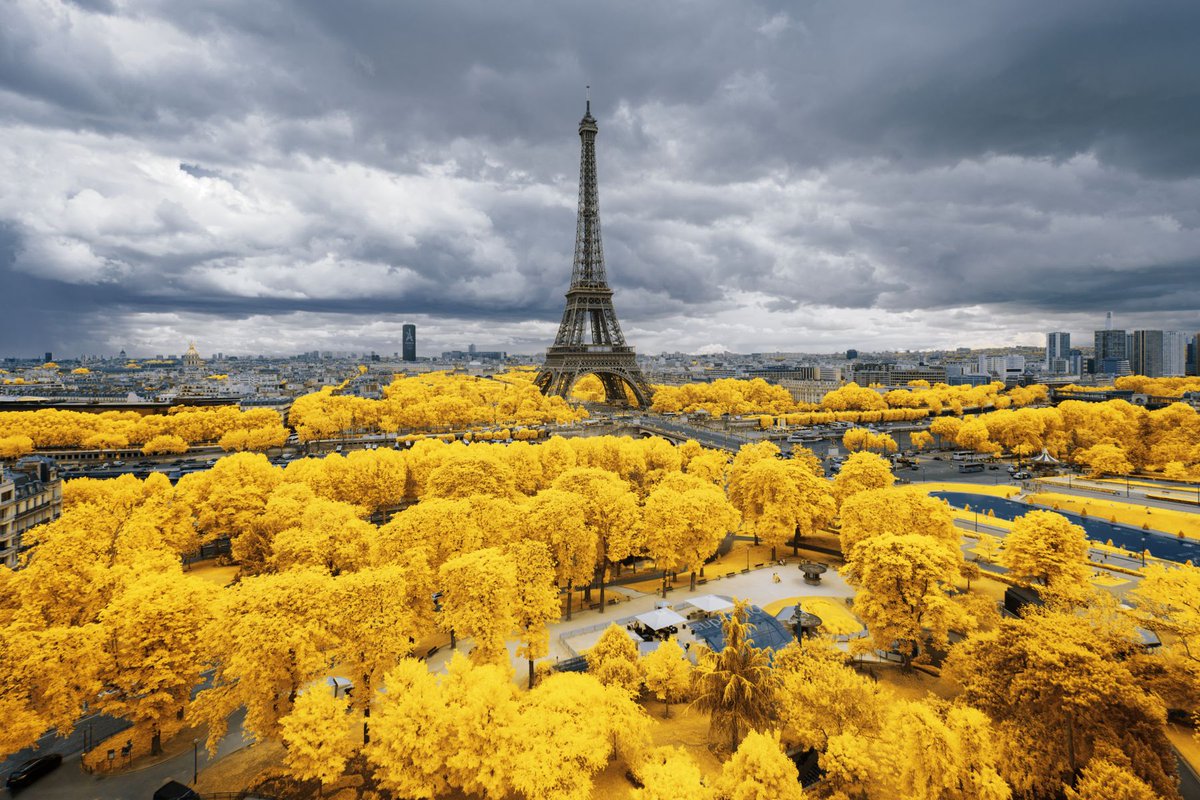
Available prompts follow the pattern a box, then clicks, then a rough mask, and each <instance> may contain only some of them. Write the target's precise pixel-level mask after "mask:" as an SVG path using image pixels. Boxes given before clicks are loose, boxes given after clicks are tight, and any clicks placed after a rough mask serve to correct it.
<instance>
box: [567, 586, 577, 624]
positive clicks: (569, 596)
mask: <svg viewBox="0 0 1200 800" xmlns="http://www.w3.org/2000/svg"><path fill="white" fill-rule="evenodd" d="M574 590H575V587H574V586H573V585H572V583H571V581H567V619H570V618H571V595H572V593H573V592H574Z"/></svg>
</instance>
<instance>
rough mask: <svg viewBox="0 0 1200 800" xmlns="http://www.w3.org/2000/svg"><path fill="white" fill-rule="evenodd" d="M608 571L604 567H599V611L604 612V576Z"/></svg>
mask: <svg viewBox="0 0 1200 800" xmlns="http://www.w3.org/2000/svg"><path fill="white" fill-rule="evenodd" d="M607 572H608V570H606V569H605V568H604V567H601V568H600V613H601V614H603V613H604V576H605V574H606V573H607Z"/></svg>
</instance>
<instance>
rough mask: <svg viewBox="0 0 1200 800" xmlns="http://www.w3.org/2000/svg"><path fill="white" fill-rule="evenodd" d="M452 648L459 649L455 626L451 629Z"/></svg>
mask: <svg viewBox="0 0 1200 800" xmlns="http://www.w3.org/2000/svg"><path fill="white" fill-rule="evenodd" d="M450 649H451V650H457V649H458V640H457V639H455V638H454V628H451V629H450Z"/></svg>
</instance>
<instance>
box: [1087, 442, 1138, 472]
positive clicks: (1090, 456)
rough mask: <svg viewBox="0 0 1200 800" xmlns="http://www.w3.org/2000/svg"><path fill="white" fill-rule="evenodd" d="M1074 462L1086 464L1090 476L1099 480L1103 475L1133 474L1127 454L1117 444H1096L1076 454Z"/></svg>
mask: <svg viewBox="0 0 1200 800" xmlns="http://www.w3.org/2000/svg"><path fill="white" fill-rule="evenodd" d="M1075 460H1076V461H1077V462H1078V463H1080V464H1086V465H1087V466H1088V467H1089V468H1090V469H1091V475H1092V477H1094V478H1099V477H1101V476H1103V475H1128V474H1129V473H1131V472H1133V464H1132V463H1130V461H1129V457H1128V453H1127V451H1125V450H1124V449H1123V448H1122V447H1121V446H1120V445H1118V444H1109V443H1104V444H1097V445H1094V446H1092V447H1089V448H1088V449H1086V450H1084V451H1082V452H1080V453H1078V454H1077V455H1076V456H1075Z"/></svg>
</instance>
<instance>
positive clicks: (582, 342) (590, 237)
mask: <svg viewBox="0 0 1200 800" xmlns="http://www.w3.org/2000/svg"><path fill="white" fill-rule="evenodd" d="M598 130H599V129H598V128H597V127H596V120H595V118H594V117H592V101H591V99H589V100H588V102H587V111H586V113H585V114H584V116H583V119H582V120H580V122H579V139H580V142H581V145H582V153H581V156H580V160H579V215H578V219H577V221H576V225H575V260H574V263H573V265H572V267H571V288H570V289H568V290H567V307H566V309H565V310H564V311H563V318H562V324H560V325H559V326H558V335H557V336H556V337H555V338H554V344H552V345H551V346H550V347H549V348H548V349H547V350H546V360H545V362H543V364H542V368H541V370H540V371H539V372H538V374H537V377H536V378H535V379H534V382H535V384H536V385H537V387H538V388H539V389H541V391H542V394H546V395H558V396H560V397H567V396H568V395H569V394H570V393H571V387H572V386H574V385H575V382H576V381H577V380H579V379H580V378H582V377H583V376H584V375H595V376H596V377H597V378H599V379H600V383H601V384H603V386H604V398H605V400H607V401H608V402H618V401H619V402H626V401H627V400H628V399H629V394H631V395H632V396H633V399H634V402H635V403H636V405H638V406H640V407H642V408H648V407H649V406H650V394H651V393H650V387H649V385H647V383H646V379H645V377H644V376H643V375H642V370H641V368H640V367H639V366H638V365H637V357H636V355H635V354H634V350H633V348H632V347H630V346H629V345H627V344H625V337H624V335H623V334H622V333H621V324H620V323H619V322H617V312H616V311H615V310H614V309H613V304H612V294H613V293H612V289H610V288H609V286H608V275H607V274H606V272H605V269H604V247H603V245H602V244H601V241H600V195H599V192H598V191H597V188H596V132H597V131H598ZM626 388H628V390H629V394H627V393H626Z"/></svg>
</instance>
